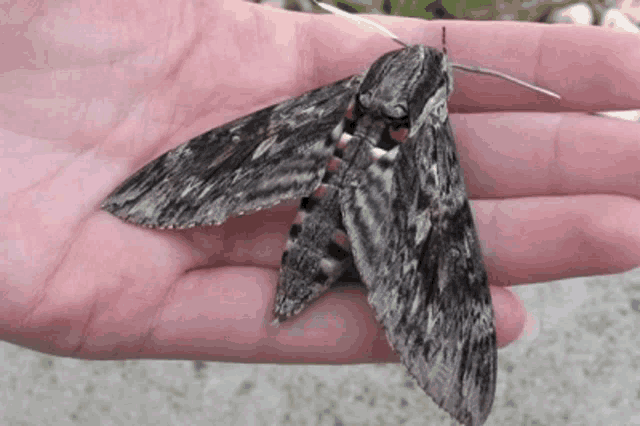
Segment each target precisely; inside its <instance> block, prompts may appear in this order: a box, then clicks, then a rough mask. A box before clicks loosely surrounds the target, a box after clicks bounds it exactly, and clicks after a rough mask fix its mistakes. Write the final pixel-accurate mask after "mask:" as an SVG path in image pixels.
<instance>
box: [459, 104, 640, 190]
mask: <svg viewBox="0 0 640 426" xmlns="http://www.w3.org/2000/svg"><path fill="white" fill-rule="evenodd" d="M451 121H452V124H453V127H454V130H455V133H456V136H457V145H458V151H459V153H460V161H461V163H462V165H463V167H464V170H465V178H466V181H467V183H468V190H469V193H470V194H471V196H472V198H498V197H499V198H510V197H525V196H526V197H529V196H545V195H577V194H619V195H625V196H629V197H633V198H635V199H637V200H640V186H639V185H638V158H639V157H640V144H638V141H637V139H638V138H637V134H638V124H637V123H634V122H629V121H622V120H614V119H609V118H604V117H597V116H592V115H587V114H545V113H539V114H538V113H510V114H498V113H488V114H462V115H454V116H452V119H451Z"/></svg>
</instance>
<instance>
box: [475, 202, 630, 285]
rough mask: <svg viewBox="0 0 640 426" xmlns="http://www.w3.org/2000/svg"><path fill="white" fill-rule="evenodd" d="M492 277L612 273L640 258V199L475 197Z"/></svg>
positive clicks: (506, 280) (498, 280)
mask: <svg viewBox="0 0 640 426" xmlns="http://www.w3.org/2000/svg"><path fill="white" fill-rule="evenodd" d="M473 207H474V210H475V213H476V220H477V223H478V234H479V237H480V241H481V244H482V245H483V250H484V253H485V257H484V258H485V263H486V265H487V268H488V273H489V276H490V282H491V283H493V284H496V285H505V286H509V285H514V284H518V283H533V282H542V281H551V280H557V279H562V278H569V277H578V276H587V275H603V274H613V273H619V272H623V271H627V270H629V269H631V268H634V267H635V266H636V265H638V264H639V263H640V250H639V249H638V247H640V229H639V228H638V226H637V218H638V216H639V215H640V204H638V202H637V201H635V200H632V199H629V198H628V197H620V196H612V195H585V196H567V197H531V198H526V199H518V200H499V201H496V200H482V201H476V202H474V203H473Z"/></svg>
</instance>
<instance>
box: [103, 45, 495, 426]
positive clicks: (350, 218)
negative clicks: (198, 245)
mask: <svg viewBox="0 0 640 426" xmlns="http://www.w3.org/2000/svg"><path fill="white" fill-rule="evenodd" d="M452 91H453V77H452V70H451V65H450V63H449V61H448V59H447V57H446V55H445V54H444V53H443V52H441V51H439V50H437V49H434V48H430V47H426V46H422V45H414V46H408V47H405V48H403V49H400V50H396V51H392V52H389V53H387V54H385V55H383V56H382V57H381V58H379V59H378V60H377V61H376V62H375V63H374V64H373V65H372V66H371V67H370V68H369V70H368V71H366V72H365V73H363V74H362V75H356V76H352V77H349V78H346V79H344V80H341V81H338V82H336V83H334V84H331V85H329V86H326V87H321V88H319V89H316V90H313V91H310V92H308V93H306V94H303V95H301V96H299V97H297V98H293V99H290V100H288V101H286V102H283V103H280V104H277V105H273V106H270V107H267V108H265V109H262V110H260V111H258V112H255V113H253V114H250V115H248V116H245V117H243V118H240V119H237V120H235V121H233V122H230V123H228V124H225V125H223V126H221V127H218V128H215V129H213V130H210V131H208V132H206V133H204V134H202V135H200V136H197V137H195V138H193V139H191V140H190V141H188V142H186V143H185V144H183V145H181V146H179V147H177V148H175V149H174V150H172V151H169V152H167V153H165V154H164V155H162V156H160V157H159V158H157V159H156V160H154V161H152V162H151V163H149V164H147V165H146V166H144V167H143V168H142V169H141V170H139V171H138V172H137V173H135V174H134V175H133V176H131V177H130V178H129V179H127V180H126V181H125V182H124V183H123V184H122V185H121V186H119V187H118V188H117V189H116V190H115V191H113V193H111V194H110V195H109V196H108V198H107V199H106V200H105V201H104V202H103V204H102V208H103V209H104V210H106V211H108V212H110V213H112V214H113V215H115V216H117V217H119V218H121V219H123V220H125V221H127V222H131V223H134V224H137V225H143V226H147V227H153V228H190V227H195V226H206V225H218V224H221V223H223V222H224V221H225V220H226V219H227V218H229V217H231V216H238V215H242V214H244V213H247V212H254V211H257V210H260V209H266V208H269V207H272V206H274V205H276V204H278V203H281V202H283V201H286V200H291V199H301V202H300V207H299V209H298V215H297V216H296V219H295V220H294V223H293V225H292V226H291V229H290V233H289V238H288V242H287V245H286V248H285V250H284V253H283V256H282V265H281V270H280V278H279V283H278V288H277V296H276V302H275V307H274V316H275V318H276V321H275V322H276V323H277V322H278V321H283V320H286V319H287V318H290V317H291V316H293V315H296V314H297V313H299V312H300V311H301V310H302V309H303V308H305V307H306V306H308V305H309V304H310V303H312V302H313V301H314V300H315V299H316V298H318V297H319V296H320V295H322V294H323V293H324V292H326V291H327V290H328V289H329V288H330V287H331V286H332V285H334V284H335V283H336V282H338V281H339V279H340V277H341V276H342V275H343V274H344V273H345V272H347V271H348V270H350V269H352V268H354V267H355V269H356V270H357V271H358V273H359V276H360V277H361V280H362V281H363V282H364V284H365V285H366V287H367V288H368V300H369V303H370V304H371V306H372V307H373V308H374V309H375V312H376V314H377V318H378V320H379V321H380V322H381V323H382V325H383V326H384V328H385V330H386V334H387V337H388V340H389V342H390V343H391V345H392V346H393V348H394V349H395V351H396V352H397V353H398V354H399V356H400V358H401V360H402V363H403V364H404V365H405V366H406V368H407V369H408V371H409V372H410V373H411V374H412V375H413V377H414V378H415V379H416V380H417V382H418V384H419V385H420V387H421V388H422V389H424V391H425V392H426V393H427V394H428V395H429V396H430V397H431V398H432V399H433V400H434V401H435V402H436V403H437V404H438V405H439V406H440V407H441V408H443V409H444V410H445V411H447V412H448V413H449V414H450V415H451V416H452V417H453V418H455V419H456V420H457V421H459V422H461V423H463V424H465V425H468V426H478V425H482V424H483V423H484V422H485V420H486V419H487V417H488V415H489V413H490V411H491V405H492V403H493V398H494V393H495V388H496V369H497V352H496V329H495V325H494V314H493V310H492V304H491V295H490V293H489V287H488V283H487V273H486V271H485V266H484V263H483V258H482V253H481V249H480V245H479V241H478V235H477V232H476V229H475V226H474V221H473V214H472V211H471V208H470V205H469V201H468V197H467V194H466V191H465V185H464V178H463V173H462V169H461V167H460V162H459V158H458V153H457V151H456V147H455V143H454V138H453V133H452V130H451V125H450V123H449V116H448V112H447V99H448V97H449V95H450V94H451V92H452ZM346 111H351V113H350V115H349V116H346V115H345V113H346ZM398 134H404V136H405V137H404V138H403V139H400V138H397V137H396V138H394V135H398Z"/></svg>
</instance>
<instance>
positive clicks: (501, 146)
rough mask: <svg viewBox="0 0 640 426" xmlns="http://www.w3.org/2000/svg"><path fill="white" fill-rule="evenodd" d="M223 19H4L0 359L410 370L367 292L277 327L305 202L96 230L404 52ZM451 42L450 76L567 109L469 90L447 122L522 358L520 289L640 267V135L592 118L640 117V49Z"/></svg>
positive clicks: (467, 86)
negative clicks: (399, 366) (209, 154)
mask: <svg viewBox="0 0 640 426" xmlns="http://www.w3.org/2000/svg"><path fill="white" fill-rule="evenodd" d="M210 3H211V4H206V5H202V6H200V7H202V8H203V9H194V8H195V7H196V6H193V5H191V3H188V2H184V3H183V2H181V1H179V0H176V1H174V2H173V4H171V5H163V7H162V8H157V7H156V6H155V5H154V3H151V2H147V1H145V0H137V1H129V2H127V5H126V8H124V7H123V8H122V9H118V10H116V9H107V8H106V6H105V4H104V3H102V2H97V3H96V4H93V3H92V2H91V1H88V0H86V1H81V2H75V4H73V5H69V4H63V5H61V6H59V7H58V8H54V7H50V8H49V9H47V10H46V13H42V12H41V11H38V10H33V11H28V10H25V9H23V10H21V11H20V12H19V13H22V15H19V14H16V12H12V15H10V16H11V19H12V24H11V25H13V27H11V28H13V29H12V30H11V31H8V33H11V37H4V40H5V42H6V46H9V48H10V49H11V50H9V51H8V52H7V54H6V57H5V58H4V60H3V64H2V65H1V66H2V67H3V69H2V75H1V77H0V84H1V89H0V92H1V93H2V98H1V99H2V110H0V120H1V127H2V139H3V155H2V158H1V160H0V161H1V162H2V163H0V171H1V173H2V175H1V177H2V179H1V184H2V185H3V186H4V191H2V193H3V194H4V197H3V203H2V210H1V212H0V227H1V228H0V230H1V232H2V235H3V236H4V245H3V247H4V250H3V256H2V260H3V262H2V265H1V270H0V271H1V273H2V281H1V284H0V285H1V286H2V287H1V291H2V294H3V297H2V303H3V306H2V310H0V312H2V314H1V315H2V316H1V321H2V332H3V339H4V340H6V341H10V342H14V343H17V344H20V345H23V346H27V347H31V348H33V349H36V350H40V351H43V352H49V353H54V354H58V355H69V356H76V357H83V358H111V359H112V358H131V357H157V358H189V359H209V360H238V361H247V360H251V361H263V362H266V361H298V362H301V361H306V362H357V361H367V360H370V361H373V360H392V359H395V358H394V355H393V353H392V350H391V349H390V347H389V345H388V344H387V343H386V341H385V338H384V332H383V331H382V330H381V328H380V327H379V325H378V324H377V323H376V321H375V316H374V314H373V312H372V310H371V308H369V307H368V305H367V303H366V294H365V291H364V290H363V289H361V288H344V289H342V290H339V291H336V292H332V293H330V294H328V295H326V296H325V297H323V298H322V299H321V300H319V301H318V302H317V303H315V304H314V305H313V306H312V307H310V308H309V309H307V310H306V311H305V312H304V313H302V314H301V315H300V317H299V318H296V319H294V320H292V321H291V322H290V323H287V324H284V325H283V326H281V327H280V329H276V328H273V327H271V326H269V323H270V321H271V309H272V306H273V297H274V292H275V287H276V282H277V276H278V275H277V274H278V271H277V268H278V266H279V262H280V256H281V253H282V249H283V245H284V241H285V239H286V233H287V231H288V229H289V226H290V223H291V221H292V219H293V217H294V214H295V209H296V203H295V202H294V203H292V204H290V205H286V206H282V207H278V208H276V209H273V210H269V211H262V212H259V213H256V214H254V215H251V216H246V217H241V218H233V219H231V220H229V221H228V222H227V223H225V224H224V225H223V226H218V227H208V228H199V229H191V230H183V231H160V230H150V229H144V228H139V227H135V226H132V225H129V224H125V223H123V222H121V221H119V220H117V219H116V218H114V217H112V216H110V215H108V214H107V213H105V212H102V211H100V210H99V205H100V202H101V201H102V199H103V198H104V197H105V196H106V195H107V194H108V193H109V192H110V191H111V190H113V189H114V188H115V187H116V186H117V185H118V184H119V183H121V182H122V181H123V180H124V179H125V178H126V177H127V176H128V175H130V174H131V173H133V172H134V171H135V170H136V169H137V168H139V167H141V166H142V165H144V164H145V163H146V162H148V161H150V160H151V159H153V158H155V157H156V156H158V155H159V154H161V153H163V152H165V151H166V150H168V149H170V148H173V147H175V146H177V145H178V144H180V143H182V142H184V141H186V140H188V139H189V138H191V137H193V136H195V135H197V134H200V133H202V132H204V131H206V130H209V129H210V128H212V127H216V126H218V125H220V124H223V123H224V122H227V121H229V120H231V119H233V118H237V117H239V116H242V115H245V114H248V113H250V112H252V111H255V110H257V109H259V108H261V107H265V106H267V105H270V104H273V103H277V102H280V101H282V100H284V99H287V98H288V97H291V96H295V95H298V94H301V93H303V92H304V91H306V90H310V89H312V88H315V87H318V86H321V85H325V84H329V83H331V82H333V81H335V80H338V79H340V78H344V77H346V76H348V75H351V74H354V73H358V72H361V71H363V70H364V69H366V67H367V66H368V65H369V64H371V63H372V62H373V61H374V60H375V59H376V58H377V57H378V56H380V55H381V54H382V53H384V52H386V51H388V50H390V49H392V48H395V47H394V46H393V44H392V43H391V42H390V41H388V40H386V39H384V38H383V37H382V36H379V35H376V34H372V33H371V32H368V30H366V29H363V28H360V27H358V26H355V25H354V24H353V23H351V22H348V21H345V20H343V19H341V18H337V17H331V16H323V17H314V16H309V15H303V14H292V13H287V12H283V11H279V10H274V9H270V8H265V7H259V6H255V5H252V4H248V3H243V2H237V1H232V0H227V1H224V2H210ZM171 8H173V9H171ZM380 19H381V20H382V18H380ZM384 23H385V25H386V26H388V27H389V28H391V29H392V30H394V31H395V32H396V33H398V34H399V35H400V36H401V37H403V39H404V40H406V41H408V42H414V43H423V44H427V45H433V46H438V45H439V43H440V30H439V28H440V26H441V24H440V25H439V24H436V23H427V22H422V21H417V20H408V19H391V18H388V19H385V20H384ZM5 27H7V26H5ZM14 30H15V31H14ZM405 36H406V37H405ZM447 37H448V40H447V47H448V49H449V52H450V55H451V56H452V57H453V59H454V60H455V61H457V62H460V63H466V64H474V65H482V66H486V67H490V68H495V69H500V70H501V71H504V72H510V73H512V74H514V75H516V76H518V77H520V78H523V79H527V80H529V81H536V83H538V84H539V85H541V86H543V87H547V88H549V89H552V90H555V91H557V92H559V93H560V94H561V95H562V96H563V98H564V99H563V101H560V102H557V101H553V100H552V99H546V98H544V97H541V95H539V94H535V93H531V92H527V91H526V90H525V89H522V88H519V87H517V86H513V85H510V84H508V83H505V82H502V81H499V80H497V81H496V80H492V79H489V78H485V77H481V78H482V81H481V83H479V82H478V81H479V80H478V79H479V78H480V77H477V76H467V75H463V74H459V73H457V74H456V78H457V82H456V83H457V86H456V87H457V91H456V94H455V95H454V96H453V98H452V102H451V110H452V112H457V113H458V114H454V115H453V116H452V123H453V126H454V129H455V131H456V135H457V138H458V146H459V151H460V154H461V157H462V161H463V166H464V168H465V172H466V178H467V182H468V185H469V192H470V194H471V196H472V198H476V199H480V200H478V201H476V202H475V203H474V209H475V212H476V221H477V223H478V231H479V235H480V238H481V240H483V242H484V247H483V249H484V250H485V255H486V256H485V257H486V262H487V266H488V270H489V276H490V279H491V284H492V285H494V287H493V288H492V295H493V301H494V305H495V308H496V316H497V327H498V339H499V342H501V343H502V344H506V343H508V342H509V341H512V340H514V339H515V338H517V336H518V335H519V333H520V330H521V329H522V326H523V318H524V312H523V310H522V308H521V306H520V304H519V302H518V301H517V299H515V298H514V297H513V296H512V295H511V293H510V292H509V291H508V289H506V288H504V286H507V285H512V284H516V283H528V282H536V281H546V280H551V279H557V278H563V277H569V276H576V275H587V274H602V273H612V272H619V271H623V270H626V269H630V268H632V267H634V266H635V265H636V264H638V261H639V258H640V256H639V254H640V250H639V249H638V248H639V247H640V232H639V231H638V229H640V228H639V227H638V226H637V220H636V218H637V217H640V203H639V202H638V197H639V196H640V190H639V185H638V184H637V178H636V170H637V168H638V167H637V158H640V144H639V143H638V142H637V137H636V135H637V125H636V124H635V123H626V122H617V121H611V120H606V119H602V118H597V117H592V116H587V115H583V114H579V113H578V112H580V111H586V110H591V109H596V108H597V109H615V108H632V107H640V84H638V83H640V69H639V68H638V67H637V66H636V65H634V64H638V63H640V61H639V60H638V59H640V58H638V57H637V56H638V55H639V54H640V49H639V48H638V42H637V39H636V38H631V37H628V36H626V35H617V34H614V33H611V32H607V31H605V30H600V29H595V28H575V27H543V26H535V25H524V26H523V25H514V24H509V23H499V24H498V23H489V24H486V23H485V24H477V23H469V22H451V23H447ZM596 37H597V40H598V42H597V43H596V42H595V41H594V42H593V43H591V42H590V41H589V40H595V39H596ZM487 40H489V41H490V43H486V41H487ZM485 46H490V47H485ZM515 111H520V112H515ZM526 111H529V112H526ZM532 111H535V112H532ZM558 111H563V113H559V112H558Z"/></svg>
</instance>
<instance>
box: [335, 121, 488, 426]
mask: <svg viewBox="0 0 640 426" xmlns="http://www.w3.org/2000/svg"><path fill="white" fill-rule="evenodd" d="M445 111H446V108H445ZM442 124H443V125H442V126H437V125H431V126H422V127H423V128H422V129H420V131H419V132H417V134H415V135H413V136H412V135H411V134H410V136H409V138H408V139H407V140H406V141H405V142H404V143H403V144H401V145H399V146H397V147H395V148H394V149H393V150H391V151H389V152H388V153H387V154H385V155H384V156H383V157H382V158H381V159H380V160H379V161H377V162H376V163H373V164H372V165H371V166H369V167H368V169H367V170H366V174H365V178H364V179H363V180H362V181H361V183H360V184H359V185H356V186H352V187H351V188H348V189H347V190H346V191H347V193H345V194H344V195H343V197H342V201H341V207H342V213H343V220H344V224H345V227H346V229H347V232H348V234H349V237H350V239H351V246H352V251H353V255H354V259H355V263H356V266H357V268H358V270H359V272H360V275H361V276H362V279H363V281H364V282H365V284H366V285H367V287H368V289H369V302H370V304H371V305H372V306H373V307H374V309H375V310H376V313H377V317H378V319H379V320H380V321H381V323H382V324H383V325H384V327H385V329H386V332H387V337H388V339H389V341H390V343H391V345H392V346H393V347H394V349H395V350H396V352H397V353H398V354H399V355H400V357H401V359H402V362H403V364H404V365H405V366H406V367H407V369H408V370H409V372H410V373H411V374H412V375H413V376H414V377H415V379H416V380H417V382H418V384H419V385H420V387H421V388H422V389H424V390H425V392H426V393H427V394H428V395H430V396H431V397H432V398H433V400H434V401H435V402H436V403H437V404H438V405H439V406H440V407H441V408H443V409H444V410H445V411H447V412H448V413H449V414H451V415H452V416H453V417H454V418H455V419H457V420H458V421H460V422H461V423H463V424H465V425H470V426H471V425H473V426H476V425H481V424H482V423H484V421H485V420H486V418H487V416H488V415H489V413H490V411H491V405H492V403H493V397H494V393H495V386H496V368H497V352H496V335H495V326H494V318H493V310H492V305H491V295H490V293H489V288H488V282H487V274H486V271H485V267H484V264H483V259H482V253H481V249H480V246H479V241H478V236H477V233H476V230H475V227H474V222H473V215H472V212H471V208H470V205H469V202H468V199H467V195H466V192H465V187H464V178H463V175H462V170H461V168H460V165H459V162H458V156H457V152H456V150H455V145H454V141H453V136H452V132H451V128H450V124H449V121H448V118H446V119H445V120H444V123H442Z"/></svg>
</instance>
